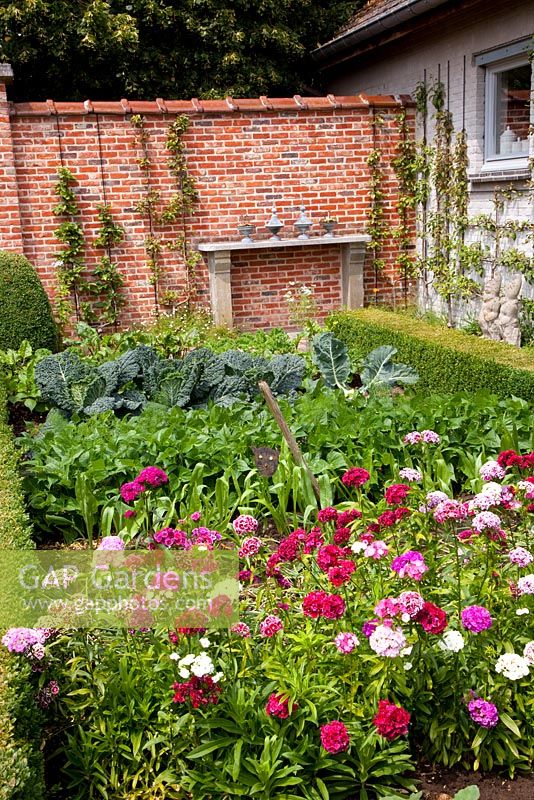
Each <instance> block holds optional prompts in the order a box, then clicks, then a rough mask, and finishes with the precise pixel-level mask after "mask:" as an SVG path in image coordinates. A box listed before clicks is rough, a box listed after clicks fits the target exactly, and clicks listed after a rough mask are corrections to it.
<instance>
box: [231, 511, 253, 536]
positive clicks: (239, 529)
mask: <svg viewBox="0 0 534 800" xmlns="http://www.w3.org/2000/svg"><path fill="white" fill-rule="evenodd" d="M258 524H259V523H258V520H257V519H254V517H251V515H250V514H241V515H240V516H239V517H237V519H234V521H233V522H232V525H233V528H234V531H235V532H236V533H256V531H257V530H258Z"/></svg>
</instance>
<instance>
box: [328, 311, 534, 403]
mask: <svg viewBox="0 0 534 800" xmlns="http://www.w3.org/2000/svg"><path fill="white" fill-rule="evenodd" d="M326 325H327V327H328V328H329V329H330V330H331V331H332V332H333V333H334V334H335V336H337V337H338V338H339V339H341V340H342V341H343V342H345V343H346V344H347V346H348V348H349V353H350V355H351V358H352V359H353V360H355V361H357V360H359V359H360V358H362V357H363V356H364V355H365V354H366V353H368V352H369V349H370V348H373V347H379V346H380V345H385V344H388V345H392V346H393V347H396V348H397V357H398V358H399V359H401V360H402V361H405V362H406V363H408V364H409V365H410V366H412V367H413V368H414V369H416V370H417V372H418V373H419V383H418V385H417V386H418V390H419V391H422V392H425V393H433V392H446V393H450V392H458V391H470V392H476V391H478V390H479V389H488V390H489V391H491V392H494V393H495V394H497V395H499V396H500V397H510V396H515V397H522V398H524V399H525V400H528V401H529V402H532V401H533V400H534V358H533V356H532V352H529V351H528V350H527V349H523V350H518V349H517V348H515V347H513V346H512V345H506V344H503V343H502V342H492V341H489V340H487V339H478V338H475V337H473V336H470V335H469V334H467V333H464V332H462V331H457V330H448V329H446V328H441V327H437V326H435V325H428V324H427V323H424V322H422V321H421V320H416V319H411V318H409V317H406V316H405V315H402V314H394V313H392V312H390V311H385V310H382V309H375V308H366V309H362V310H359V311H347V312H338V313H335V314H332V316H330V317H329V318H328V319H327V321H326Z"/></svg>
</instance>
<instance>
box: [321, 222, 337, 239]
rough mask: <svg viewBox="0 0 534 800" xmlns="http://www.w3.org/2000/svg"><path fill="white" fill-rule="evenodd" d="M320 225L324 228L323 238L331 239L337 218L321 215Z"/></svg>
mask: <svg viewBox="0 0 534 800" xmlns="http://www.w3.org/2000/svg"><path fill="white" fill-rule="evenodd" d="M321 227H322V229H323V230H324V233H323V239H333V237H334V236H335V234H334V229H335V228H336V227H337V219H336V218H335V217H331V216H326V217H323V219H322V220H321Z"/></svg>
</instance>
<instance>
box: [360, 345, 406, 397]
mask: <svg viewBox="0 0 534 800" xmlns="http://www.w3.org/2000/svg"><path fill="white" fill-rule="evenodd" d="M396 353H397V350H396V348H395V347H391V346H390V345H382V347H376V348H375V349H374V350H372V351H371V352H370V353H369V355H368V356H366V358H365V359H364V360H363V362H362V370H361V373H360V377H361V380H362V389H363V391H365V392H368V391H369V390H370V389H371V387H373V388H376V387H377V386H378V385H380V384H381V385H383V386H388V387H393V386H397V385H398V384H402V383H406V384H410V383H417V381H418V380H419V375H418V374H417V372H416V371H415V370H414V369H413V368H412V367H409V366H408V365H407V364H395V363H394V362H393V356H394V355H396Z"/></svg>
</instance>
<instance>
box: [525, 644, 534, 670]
mask: <svg viewBox="0 0 534 800" xmlns="http://www.w3.org/2000/svg"><path fill="white" fill-rule="evenodd" d="M523 658H524V659H525V660H526V661H527V662H528V663H529V664H530V666H531V667H534V641H532V642H527V643H526V645H525V649H524V650H523Z"/></svg>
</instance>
